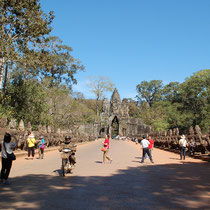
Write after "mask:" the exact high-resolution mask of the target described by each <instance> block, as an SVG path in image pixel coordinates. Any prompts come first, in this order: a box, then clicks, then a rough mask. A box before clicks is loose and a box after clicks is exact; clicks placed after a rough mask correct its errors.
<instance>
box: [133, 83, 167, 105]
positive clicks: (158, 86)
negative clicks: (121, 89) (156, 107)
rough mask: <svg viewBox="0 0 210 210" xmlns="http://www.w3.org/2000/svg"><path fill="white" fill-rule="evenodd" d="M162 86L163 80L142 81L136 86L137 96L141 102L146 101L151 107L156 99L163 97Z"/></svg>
mask: <svg viewBox="0 0 210 210" xmlns="http://www.w3.org/2000/svg"><path fill="white" fill-rule="evenodd" d="M162 87H163V82H162V80H151V81H150V82H147V81H142V82H141V83H140V84H139V85H137V86H136V90H137V93H138V95H137V96H136V97H137V99H138V101H139V102H140V103H141V102H143V101H146V102H147V103H148V104H149V106H150V107H151V106H152V104H153V103H154V102H155V101H159V100H160V99H161V90H162Z"/></svg>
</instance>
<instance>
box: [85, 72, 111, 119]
mask: <svg viewBox="0 0 210 210" xmlns="http://www.w3.org/2000/svg"><path fill="white" fill-rule="evenodd" d="M87 85H88V87H89V88H90V91H91V92H92V93H93V94H94V95H95V97H96V113H97V115H99V110H98V101H99V100H102V99H103V98H104V97H105V92H109V91H113V90H114V83H113V82H112V80H111V79H110V78H107V77H104V76H98V77H89V81H88V84H87Z"/></svg>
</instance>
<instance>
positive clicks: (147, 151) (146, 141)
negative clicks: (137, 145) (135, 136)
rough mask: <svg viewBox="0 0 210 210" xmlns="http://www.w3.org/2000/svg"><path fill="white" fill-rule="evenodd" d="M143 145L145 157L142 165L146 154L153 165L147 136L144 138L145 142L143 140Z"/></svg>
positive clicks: (143, 156) (143, 157)
mask: <svg viewBox="0 0 210 210" xmlns="http://www.w3.org/2000/svg"><path fill="white" fill-rule="evenodd" d="M141 145H142V148H143V155H142V160H141V163H143V162H144V159H145V156H146V154H147V155H148V156H149V159H150V161H151V162H152V163H154V162H153V160H152V156H151V154H150V151H149V145H150V142H149V141H148V140H147V139H146V137H145V136H143V140H141Z"/></svg>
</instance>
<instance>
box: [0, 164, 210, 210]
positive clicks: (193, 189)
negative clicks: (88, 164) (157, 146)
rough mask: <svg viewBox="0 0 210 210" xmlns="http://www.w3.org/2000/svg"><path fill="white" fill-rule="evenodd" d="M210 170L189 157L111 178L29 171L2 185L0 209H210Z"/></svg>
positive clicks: (123, 171)
mask: <svg viewBox="0 0 210 210" xmlns="http://www.w3.org/2000/svg"><path fill="white" fill-rule="evenodd" d="M107 169H108V168H107ZM209 174H210V164H209V163H208V162H204V163H191V162H184V161H183V164H164V165H155V164H154V165H141V166H139V167H130V168H128V169H123V170H119V171H117V173H116V174H113V175H112V176H109V177H103V176H86V177H84V176H74V175H72V176H68V177H60V176H55V175H52V176H50V175H43V174H30V175H27V176H20V177H15V178H12V179H11V182H12V185H10V186H4V185H0V203H1V209H8V206H9V208H10V209H23V206H24V208H26V209H31V208H33V209H91V210H92V209H94V210H95V209H161V210H162V209H210V203H209V196H210V195H209V192H210V176H209Z"/></svg>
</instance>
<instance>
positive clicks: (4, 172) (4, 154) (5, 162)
mask: <svg viewBox="0 0 210 210" xmlns="http://www.w3.org/2000/svg"><path fill="white" fill-rule="evenodd" d="M11 137H14V138H15V141H16V143H13V142H11ZM17 143H18V140H17V138H16V137H15V136H14V135H10V134H9V133H5V135H4V140H3V141H2V143H1V161H2V164H1V165H2V168H1V183H3V184H10V183H9V182H8V180H7V179H8V177H9V173H10V169H11V167H12V160H11V159H9V157H8V156H9V155H11V154H12V153H13V150H14V149H15V147H16V146H17Z"/></svg>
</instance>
